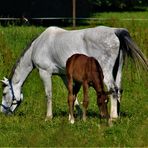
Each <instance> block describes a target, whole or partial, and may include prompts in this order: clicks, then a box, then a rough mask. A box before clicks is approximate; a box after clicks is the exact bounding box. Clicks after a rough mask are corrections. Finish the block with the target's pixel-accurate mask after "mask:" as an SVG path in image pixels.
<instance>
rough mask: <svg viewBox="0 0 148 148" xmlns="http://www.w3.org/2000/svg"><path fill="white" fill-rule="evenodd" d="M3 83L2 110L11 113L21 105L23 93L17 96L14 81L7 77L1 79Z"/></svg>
mask: <svg viewBox="0 0 148 148" xmlns="http://www.w3.org/2000/svg"><path fill="white" fill-rule="evenodd" d="M1 82H2V83H3V96H2V104H1V112H3V113H6V114H11V113H13V112H14V111H15V109H16V108H17V107H18V106H19V105H20V103H21V101H22V100H23V95H22V94H21V93H20V94H19V93H18V94H17V96H15V94H14V89H13V86H12V83H11V81H10V80H8V79H7V78H4V79H3V80H1Z"/></svg>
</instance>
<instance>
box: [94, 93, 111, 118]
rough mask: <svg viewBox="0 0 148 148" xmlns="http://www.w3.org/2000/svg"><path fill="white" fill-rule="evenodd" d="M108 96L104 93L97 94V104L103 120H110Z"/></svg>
mask: <svg viewBox="0 0 148 148" xmlns="http://www.w3.org/2000/svg"><path fill="white" fill-rule="evenodd" d="M108 100H109V98H108V95H107V94H106V93H105V92H104V91H103V92H99V93H97V103H98V106H99V109H100V116H101V117H102V118H109V113H108V108H107V103H108Z"/></svg>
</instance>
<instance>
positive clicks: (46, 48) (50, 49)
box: [1, 26, 148, 119]
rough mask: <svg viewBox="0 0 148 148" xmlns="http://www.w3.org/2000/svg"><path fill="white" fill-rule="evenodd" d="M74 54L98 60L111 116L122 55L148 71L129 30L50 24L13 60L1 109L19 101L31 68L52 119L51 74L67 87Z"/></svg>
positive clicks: (115, 112) (11, 108) (6, 109)
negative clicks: (67, 27)
mask: <svg viewBox="0 0 148 148" xmlns="http://www.w3.org/2000/svg"><path fill="white" fill-rule="evenodd" d="M75 53H81V54H85V55H88V56H91V57H94V58H95V59H97V60H98V62H99V63H100V65H101V67H102V70H103V74H104V83H105V84H106V86H107V89H108V90H110V89H112V90H114V93H113V94H111V96H110V98H111V111H110V117H111V118H112V119H114V118H117V117H118V115H119V112H118V106H119V104H120V87H121V74H122V65H123V61H124V57H125V55H129V56H131V57H132V59H134V60H133V61H134V62H135V63H139V62H141V65H144V67H146V69H147V70H148V62H147V59H146V58H145V57H144V55H143V53H142V52H141V50H140V49H139V48H138V47H137V46H136V45H135V43H134V42H133V40H132V38H131V37H130V34H129V32H128V31H127V30H126V29H123V28H111V27H105V26H100V27H95V28H88V29H82V30H73V31H67V30H64V29H61V28H58V27H49V28H47V29H46V30H45V31H44V32H43V33H41V34H40V35H39V37H37V38H36V39H35V40H34V41H33V42H32V43H31V44H30V45H29V46H28V47H27V48H26V50H25V51H24V52H23V54H22V55H21V56H20V58H19V60H18V61H17V62H16V64H15V66H14V68H13V70H12V72H11V75H10V77H9V78H4V79H3V80H2V82H3V86H4V88H3V96H2V104H1V111H2V112H4V113H12V112H14V111H15V109H16V108H17V107H18V105H19V104H20V103H21V101H22V99H23V97H22V93H21V88H22V85H23V84H24V82H25V80H26V78H27V76H28V75H29V74H30V73H31V71H32V70H33V68H35V67H36V68H37V69H38V70H39V74H40V77H41V79H42V80H43V83H44V87H45V93H46V97H47V114H46V117H47V119H48V118H49V119H50V118H52V116H53V115H52V81H51V77H52V75H53V74H57V75H59V76H60V77H61V78H62V79H63V81H64V83H65V85H66V86H67V81H66V74H65V67H66V61H67V59H68V58H69V57H70V56H72V55H73V54H75Z"/></svg>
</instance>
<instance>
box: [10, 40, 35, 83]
mask: <svg viewBox="0 0 148 148" xmlns="http://www.w3.org/2000/svg"><path fill="white" fill-rule="evenodd" d="M36 38H37V37H35V38H33V39H32V41H31V42H30V43H29V44H28V45H27V46H26V48H24V50H23V52H22V53H21V54H20V56H19V58H18V59H17V61H16V63H15V64H14V65H13V67H12V70H11V73H10V75H9V77H8V78H9V80H10V79H11V78H12V76H13V74H14V72H15V69H16V67H17V65H18V64H19V62H20V60H21V58H22V57H23V56H24V54H25V53H26V52H27V51H28V50H29V48H30V46H31V45H32V43H33V41H34V40H35V39H36Z"/></svg>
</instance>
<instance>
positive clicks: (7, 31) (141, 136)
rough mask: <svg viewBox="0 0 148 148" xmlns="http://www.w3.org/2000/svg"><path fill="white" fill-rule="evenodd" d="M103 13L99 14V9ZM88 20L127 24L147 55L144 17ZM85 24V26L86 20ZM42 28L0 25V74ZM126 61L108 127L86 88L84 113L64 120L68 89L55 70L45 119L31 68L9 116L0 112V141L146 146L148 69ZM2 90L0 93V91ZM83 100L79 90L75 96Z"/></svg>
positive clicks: (36, 77) (11, 143)
mask: <svg viewBox="0 0 148 148" xmlns="http://www.w3.org/2000/svg"><path fill="white" fill-rule="evenodd" d="M102 15H103V14H102ZM95 23H96V24H90V26H93V25H98V24H101V25H110V26H114V27H125V28H127V29H128V30H129V31H130V33H131V36H132V37H133V39H134V40H135V41H136V43H137V44H138V46H139V47H140V48H141V49H142V51H143V52H144V54H145V55H146V56H147V57H148V40H147V35H148V28H147V26H148V22H142V21H138V22H137V21H132V22H131V21H130V22H128V21H126V22H124V21H118V20H114V21H112V20H110V21H107V22H106V21H104V22H99V23H98V22H95ZM85 27H86V26H85ZM44 29H45V28H43V27H34V26H30V27H15V26H9V27H0V69H1V70H0V79H2V78H3V76H8V75H9V74H10V72H11V68H12V66H13V65H14V63H15V61H16V60H17V58H18V57H19V55H20V54H21V53H22V51H23V49H24V48H25V47H26V45H27V44H28V43H29V42H30V41H31V40H32V39H33V38H34V37H36V36H38V35H39V34H40V33H41V32H42V31H43V30H44ZM131 67H132V64H131V63H128V64H126V65H125V66H124V69H123V81H122V86H123V89H124V91H123V96H122V101H121V117H120V119H118V120H117V121H116V122H115V123H114V125H113V126H112V127H108V126H106V124H105V121H103V123H102V124H100V120H99V118H98V108H97V105H96V96H95V92H94V90H93V89H92V88H91V89H90V93H89V96H90V104H89V107H88V119H87V121H86V123H84V122H83V121H82V120H81V119H79V117H77V118H76V122H75V124H74V125H71V124H69V123H68V105H67V90H66V88H65V86H64V84H63V82H62V80H61V79H60V78H59V77H58V76H53V78H52V80H53V115H54V118H53V120H52V121H50V122H45V120H44V119H45V113H46V100H45V93H44V87H43V84H42V81H41V80H40V78H39V74H38V71H37V70H34V71H33V72H32V73H31V75H30V76H29V77H28V79H27V80H26V82H25V84H24V86H23V94H24V101H23V102H22V104H21V106H20V107H19V108H18V110H17V111H16V112H15V114H14V115H12V116H6V115H4V114H2V113H0V146H1V147H3V146H11V147H16V146H20V147H24V146H30V147H34V146H42V147H43V146H44V147H45V146H56V147H68V146H73V147H74V146H75V147H77V146H79V147H84V146H87V147H89V146H90V147H95V146H97V147H143V146H145V147H147V146H148V142H147V139H148V134H147V133H148V128H147V126H148V89H147V88H148V79H147V73H145V72H141V74H142V76H141V77H140V78H139V77H138V75H137V73H136V70H135V69H134V68H131ZM0 92H2V87H1V86H0ZM1 95H2V93H0V97H1ZM81 100H82V90H81V92H80V93H79V101H80V102H81Z"/></svg>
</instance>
